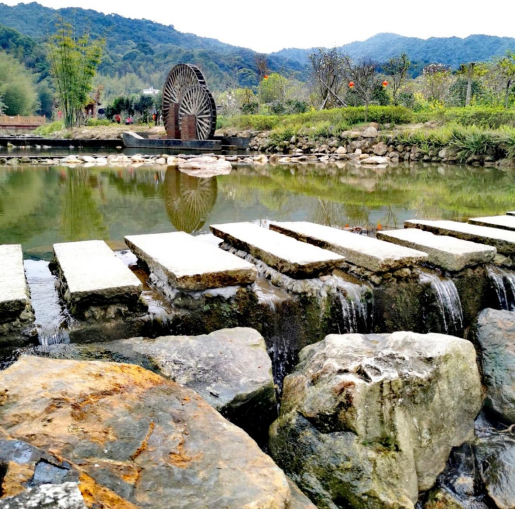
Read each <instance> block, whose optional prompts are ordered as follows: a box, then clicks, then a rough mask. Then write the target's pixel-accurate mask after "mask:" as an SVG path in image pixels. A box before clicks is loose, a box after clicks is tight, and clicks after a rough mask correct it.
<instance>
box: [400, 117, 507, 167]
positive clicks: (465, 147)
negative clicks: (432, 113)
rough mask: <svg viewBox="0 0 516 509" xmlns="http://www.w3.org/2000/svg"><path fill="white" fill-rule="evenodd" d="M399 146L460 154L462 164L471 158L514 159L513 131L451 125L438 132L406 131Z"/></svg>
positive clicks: (503, 128)
mask: <svg viewBox="0 0 516 509" xmlns="http://www.w3.org/2000/svg"><path fill="white" fill-rule="evenodd" d="M394 140H395V142H396V143H399V144H401V145H416V146H417V147H419V148H420V149H421V150H422V151H423V152H425V153H428V151H429V150H430V149H431V148H433V149H441V148H443V147H454V148H456V149H457V150H458V157H459V160H460V161H465V160H466V159H468V157H470V156H493V157H495V158H496V159H500V158H503V157H509V158H514V127H509V126H501V127H500V128H498V129H484V128H481V127H478V126H476V125H472V126H463V125H460V124H449V125H445V126H442V127H438V128H436V129H419V130H417V131H404V132H401V133H398V134H396V135H395V138H394Z"/></svg>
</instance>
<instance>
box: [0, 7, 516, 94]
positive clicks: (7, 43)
mask: <svg viewBox="0 0 516 509" xmlns="http://www.w3.org/2000/svg"><path fill="white" fill-rule="evenodd" d="M61 17H62V18H64V20H65V21H68V22H71V23H73V24H74V26H75V27H76V29H77V31H78V33H83V32H87V33H89V34H90V35H91V36H93V37H104V38H105V40H106V52H105V55H104V57H103V61H102V64H101V66H100V68H99V71H100V73H101V74H102V75H103V76H104V77H113V79H114V80H117V79H118V78H121V77H133V76H134V77H135V78H136V81H135V84H134V86H133V87H132V88H133V90H132V91H131V93H135V92H137V91H138V90H141V88H142V84H145V86H148V85H151V84H152V85H153V86H155V87H157V88H161V86H162V84H163V81H164V79H165V76H166V74H167V73H168V71H169V70H170V68H171V67H172V66H173V65H175V64H177V63H186V62H188V63H193V64H196V65H198V66H199V67H201V69H202V70H203V73H204V74H205V76H206V78H207V81H208V83H209V85H210V87H211V88H213V89H215V90H216V89H219V90H224V89H227V88H232V87H235V86H240V87H249V86H254V85H256V84H257V76H258V72H257V66H256V61H255V58H256V55H257V53H256V52H255V51H253V50H251V49H247V48H242V47H238V46H232V45H230V44H226V43H223V42H221V41H218V40H217V39H211V38H206V37H200V36H197V35H195V34H190V33H183V32H179V31H178V30H176V29H175V28H174V27H173V26H172V25H163V24H160V23H156V22H153V21H149V20H145V19H130V18H125V17H123V16H120V15H118V14H109V15H106V14H102V13H99V12H97V11H94V10H91V9H81V8H75V7H74V8H62V9H51V8H48V7H44V6H42V5H40V4H38V3H36V2H32V3H29V4H18V5H15V6H8V5H5V4H3V3H0V49H2V48H3V49H5V50H7V51H9V52H11V53H12V54H15V55H16V56H17V57H18V58H20V59H22V60H23V61H24V63H25V64H26V65H27V66H28V67H29V68H31V69H33V70H34V71H35V72H38V73H39V76H40V79H43V78H44V77H45V76H46V74H48V63H46V61H45V55H44V47H43V46H42V45H41V44H39V43H40V42H41V41H42V40H44V39H45V38H46V37H47V36H48V35H50V34H52V33H53V32H55V25H56V22H57V21H58V20H59V18H61ZM2 26H3V27H4V28H2ZM13 30H16V31H17V32H19V33H16V32H14V31H13ZM340 49H341V50H342V51H343V52H345V53H347V54H349V55H350V56H351V57H353V58H355V59H361V58H366V57H368V58H371V59H373V60H375V61H377V62H378V63H380V64H381V63H383V62H385V61H386V60H388V59H389V58H391V57H394V56H398V55H399V54H401V53H402V52H405V53H407V54H408V55H409V57H410V59H411V60H412V61H413V62H416V63H417V65H416V66H415V67H414V70H413V73H418V72H420V71H421V68H422V65H423V64H424V63H429V62H436V63H437V62H439V63H444V64H448V65H451V66H452V67H455V68H456V67H458V66H459V64H461V63H465V62H471V61H483V60H489V59H491V58H492V57H494V56H498V55H503V54H504V53H505V52H506V51H507V50H508V49H512V50H514V39H513V38H510V37H495V36H487V35H472V36H469V37H466V38H465V39H461V38H458V37H447V38H435V37H434V38H431V39H427V40H423V39H418V38H414V37H404V36H401V35H396V34H390V33H382V34H378V35H375V36H374V37H371V38H369V39H367V40H366V41H357V42H353V43H350V44H345V45H343V46H341V47H340ZM313 51H315V49H296V48H289V49H283V50H281V51H278V52H275V53H271V54H270V55H268V58H267V61H268V62H267V63H268V69H269V71H270V72H275V71H276V72H282V73H283V74H286V75H288V76H295V77H297V78H298V79H301V80H305V79H307V78H308V76H309V73H310V65H309V60H308V56H309V54H310V53H311V52H313ZM22 57H23V58H22ZM106 79H107V78H106Z"/></svg>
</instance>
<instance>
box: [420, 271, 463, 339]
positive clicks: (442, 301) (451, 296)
mask: <svg viewBox="0 0 516 509" xmlns="http://www.w3.org/2000/svg"><path fill="white" fill-rule="evenodd" d="M420 281H421V283H430V285H431V287H432V289H433V290H434V293H435V296H436V298H437V303H438V305H439V309H440V311H441V318H442V322H443V327H444V331H445V332H446V334H451V335H457V336H460V335H461V334H462V330H463V328H464V324H463V320H464V318H463V315H462V305H461V302H460V297H459V292H458V291H457V287H456V286H455V283H454V282H453V281H452V280H451V279H448V278H440V277H439V276H438V275H437V274H431V273H427V272H423V273H422V274H421V276H420Z"/></svg>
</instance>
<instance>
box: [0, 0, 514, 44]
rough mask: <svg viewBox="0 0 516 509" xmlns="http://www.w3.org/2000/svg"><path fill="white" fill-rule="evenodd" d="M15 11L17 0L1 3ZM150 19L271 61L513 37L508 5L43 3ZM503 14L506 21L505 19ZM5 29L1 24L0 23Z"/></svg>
mask: <svg viewBox="0 0 516 509" xmlns="http://www.w3.org/2000/svg"><path fill="white" fill-rule="evenodd" d="M0 1H1V2H2V3H5V4H8V5H16V4H17V3H19V2H18V1H17V0H0ZM38 3H40V4H43V5H45V6H47V7H53V8H56V9H57V8H60V7H83V8H85V9H94V10H96V11H100V12H103V13H105V14H110V13H117V14H120V15H121V16H125V17H128V18H146V19H149V20H152V21H156V22H158V23H162V24H164V25H174V27H175V29H176V30H179V31H181V32H191V33H194V34H196V35H199V36H202V37H212V38H214V39H218V40H220V41H222V42H225V43H228V44H233V45H235V46H243V47H246V48H251V49H253V50H255V51H260V52H263V53H270V52H273V51H278V50H280V49H283V48H312V47H318V46H324V47H333V46H341V45H343V44H346V43H349V42H353V41H363V40H365V39H368V38H369V37H371V36H373V35H375V34H378V33H382V32H391V33H396V34H400V35H405V36H410V37H420V38H423V39H427V38H428V37H450V36H457V37H467V36H468V35H471V34H487V35H498V36H508V37H514V36H515V32H516V28H515V26H516V25H515V23H514V17H513V15H511V14H510V11H512V9H511V8H510V7H509V0H489V1H483V2H480V1H479V0H431V1H428V0H426V1H425V2H422V1H420V0H419V1H418V0H311V1H310V2H307V1H306V0H304V1H303V0H297V1H295V0H283V1H282V0H257V1H254V2H245V1H242V0H240V1H234V0H224V1H220V0H219V1H214V0H139V1H136V0H38ZM503 13H505V15H503ZM0 23H1V20H0Z"/></svg>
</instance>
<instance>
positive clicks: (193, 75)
mask: <svg viewBox="0 0 516 509" xmlns="http://www.w3.org/2000/svg"><path fill="white" fill-rule="evenodd" d="M193 85H200V86H204V87H206V81H205V79H204V76H203V74H202V72H201V70H200V69H199V68H198V67H196V66H195V65H191V64H179V65H176V66H174V67H173V68H172V70H171V71H170V72H169V73H168V76H167V79H166V81H165V86H164V87H163V102H162V115H163V120H164V123H165V129H166V130H167V132H174V129H175V128H177V127H178V126H177V118H175V116H174V115H170V114H169V113H170V109H171V108H173V107H174V104H175V105H178V106H179V103H180V102H181V99H182V97H183V94H184V92H185V91H186V90H187V89H188V88H189V87H191V86H193Z"/></svg>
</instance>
